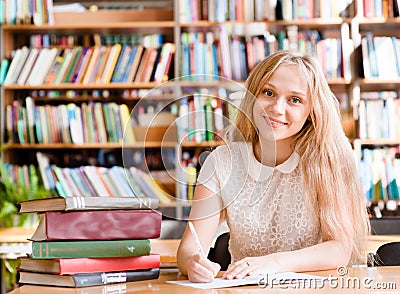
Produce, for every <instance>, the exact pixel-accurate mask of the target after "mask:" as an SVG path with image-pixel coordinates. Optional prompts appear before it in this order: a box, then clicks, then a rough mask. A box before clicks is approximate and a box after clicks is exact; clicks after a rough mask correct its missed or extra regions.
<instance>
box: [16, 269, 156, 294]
mask: <svg viewBox="0 0 400 294" xmlns="http://www.w3.org/2000/svg"><path fill="white" fill-rule="evenodd" d="M159 275H160V269H159V268H153V269H149V270H136V271H125V272H102V273H89V274H76V275H65V276H62V275H55V274H43V273H34V272H22V271H21V272H20V276H19V281H18V283H20V284H35V285H49V286H62V287H71V288H78V287H88V286H101V285H107V284H116V283H126V282H135V281H143V280H152V279H158V277H159ZM85 292H86V291H85Z"/></svg>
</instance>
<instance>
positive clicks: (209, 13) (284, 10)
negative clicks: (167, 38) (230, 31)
mask: <svg viewBox="0 0 400 294" xmlns="http://www.w3.org/2000/svg"><path fill="white" fill-rule="evenodd" d="M352 2H353V1H352V0H340V1H324V0H316V1H292V0H278V1H264V0H246V1H245V0H233V1H232V0H222V1H219V0H218V1H217V0H183V1H181V6H180V11H179V16H180V21H181V22H183V23H187V22H196V21H199V20H208V21H216V22H224V21H263V20H268V21H274V20H297V19H298V20H302V19H312V18H337V17H343V18H345V17H351V16H354V12H355V11H354V6H352V5H354V4H353V3H352Z"/></svg>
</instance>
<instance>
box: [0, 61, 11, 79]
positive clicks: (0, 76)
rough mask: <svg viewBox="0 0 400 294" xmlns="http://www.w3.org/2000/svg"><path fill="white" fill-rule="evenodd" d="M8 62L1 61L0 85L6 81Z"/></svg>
mask: <svg viewBox="0 0 400 294" xmlns="http://www.w3.org/2000/svg"><path fill="white" fill-rule="evenodd" d="M9 64H10V62H9V61H8V59H3V60H2V61H1V64H0V85H2V84H3V83H4V80H5V79H6V75H7V70H8V66H9Z"/></svg>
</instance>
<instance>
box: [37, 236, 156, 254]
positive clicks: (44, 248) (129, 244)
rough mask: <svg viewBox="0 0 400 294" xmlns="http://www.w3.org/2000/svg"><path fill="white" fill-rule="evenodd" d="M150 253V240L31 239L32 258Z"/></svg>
mask: <svg viewBox="0 0 400 294" xmlns="http://www.w3.org/2000/svg"><path fill="white" fill-rule="evenodd" d="M149 254H150V240H106V241H105V240H101V241H100V240H90V241H33V242H32V258H36V259H53V258H98V257H99V258H100V257H129V256H143V255H149Z"/></svg>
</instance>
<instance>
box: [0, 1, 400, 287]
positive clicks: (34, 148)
mask: <svg viewBox="0 0 400 294" xmlns="http://www.w3.org/2000/svg"><path fill="white" fill-rule="evenodd" d="M398 16H399V2H398V1H396V0H378V1H376V0H375V1H374V0H354V1H353V0H340V1H323V0H321V1H319V0H314V1H312V0H311V1H310V0H309V1H296V0H250V1H248V0H246V1H244V0H224V1H219V0H218V1H217V0H194V1H193V0H192V1H189V0H156V1H145V0H143V1H80V2H73V1H58V0H54V1H53V0H47V1H46V0H38V1H29V0H21V1H17V0H8V1H4V0H3V1H1V0H0V25H1V26H0V40H1V42H0V43H1V47H0V58H1V65H0V66H1V67H0V85H1V87H0V97H1V103H0V118H1V119H0V143H1V150H0V151H1V160H0V194H1V197H0V216H1V218H0V227H2V228H15V227H35V226H36V225H37V224H38V217H37V215H36V214H28V215H26V214H18V212H19V209H20V206H19V204H18V203H19V202H21V201H26V200H31V199H39V198H51V197H60V196H61V197H70V196H72V195H73V196H83V197H90V196H92V197H93V196H104V197H142V198H143V199H147V200H149V199H157V200H158V205H157V207H158V208H157V209H158V210H159V211H161V212H162V214H163V220H162V223H167V222H168V221H172V220H175V221H176V222H178V223H184V222H185V218H186V217H187V215H188V213H189V210H190V201H191V198H192V196H193V188H194V185H195V182H196V174H197V172H198V171H199V168H200V166H201V162H202V160H203V159H204V157H205V156H206V154H207V153H208V152H209V151H211V150H212V149H213V148H215V147H216V146H218V145H220V144H223V139H222V138H221V136H220V134H221V132H222V130H223V129H224V128H225V127H226V126H227V125H229V123H230V121H231V120H232V119H233V118H234V116H235V112H236V106H237V105H238V103H239V101H240V95H238V94H237V93H240V91H241V90H243V84H244V80H245V79H246V77H247V75H248V73H249V72H250V71H251V70H252V68H253V67H254V66H255V65H256V64H257V62H259V61H260V60H262V59H263V58H264V57H265V56H268V55H269V54H270V53H271V52H274V51H276V50H282V49H298V50H301V51H307V52H313V53H315V54H316V55H317V56H318V58H319V60H320V62H321V64H322V67H323V70H324V72H325V74H326V77H327V78H328V81H329V85H330V86H331V88H332V90H333V91H334V93H335V95H336V96H337V98H338V99H339V100H340V105H341V109H342V118H343V125H342V126H338V127H343V128H344V129H345V131H346V134H347V135H348V137H349V139H350V140H351V142H352V144H353V146H354V155H355V160H356V161H357V162H358V166H359V172H360V176H361V179H362V183H363V187H364V190H365V197H366V198H367V199H368V207H367V208H368V210H369V212H370V216H371V223H372V227H373V233H374V234H399V233H400V221H399V220H400V208H399V206H400V196H399V185H400V161H399V145H400V127H399V125H400V107H399V101H398V93H399V89H398V88H399V85H400V39H399V38H398V34H399V30H400V29H399V28H400V19H399V17H398ZM149 201H151V200H149ZM181 227H182V226H181ZM172 231H174V232H175V233H176V232H177V229H176V228H174V229H173V230H172ZM178 231H179V230H178ZM161 237H165V238H173V237H174V238H175V237H176V236H168V233H165V234H164V236H163V232H161ZM11 245H12V244H11ZM11 245H10V244H8V245H7V244H5V243H4V244H3V243H1V246H2V247H1V248H5V249H4V252H0V253H1V254H2V261H3V262H5V263H2V275H3V276H4V275H7V274H10V272H13V271H14V272H15V270H13V267H14V268H15V265H16V263H14V262H13V260H12V258H10V256H12V254H10V252H8V251H7V250H11V249H10V248H11V247H10V246H11ZM14 245H15V244H14ZM7 248H8V249H7ZM21 250H23V248H22V249H21ZM11 275H12V273H11ZM2 281H3V283H2V284H3V285H2V289H3V291H4V287H6V288H10V287H12V286H13V285H12V284H11V283H12V282H13V280H7V279H6V282H7V283H6V285H4V279H3V280H2Z"/></svg>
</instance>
